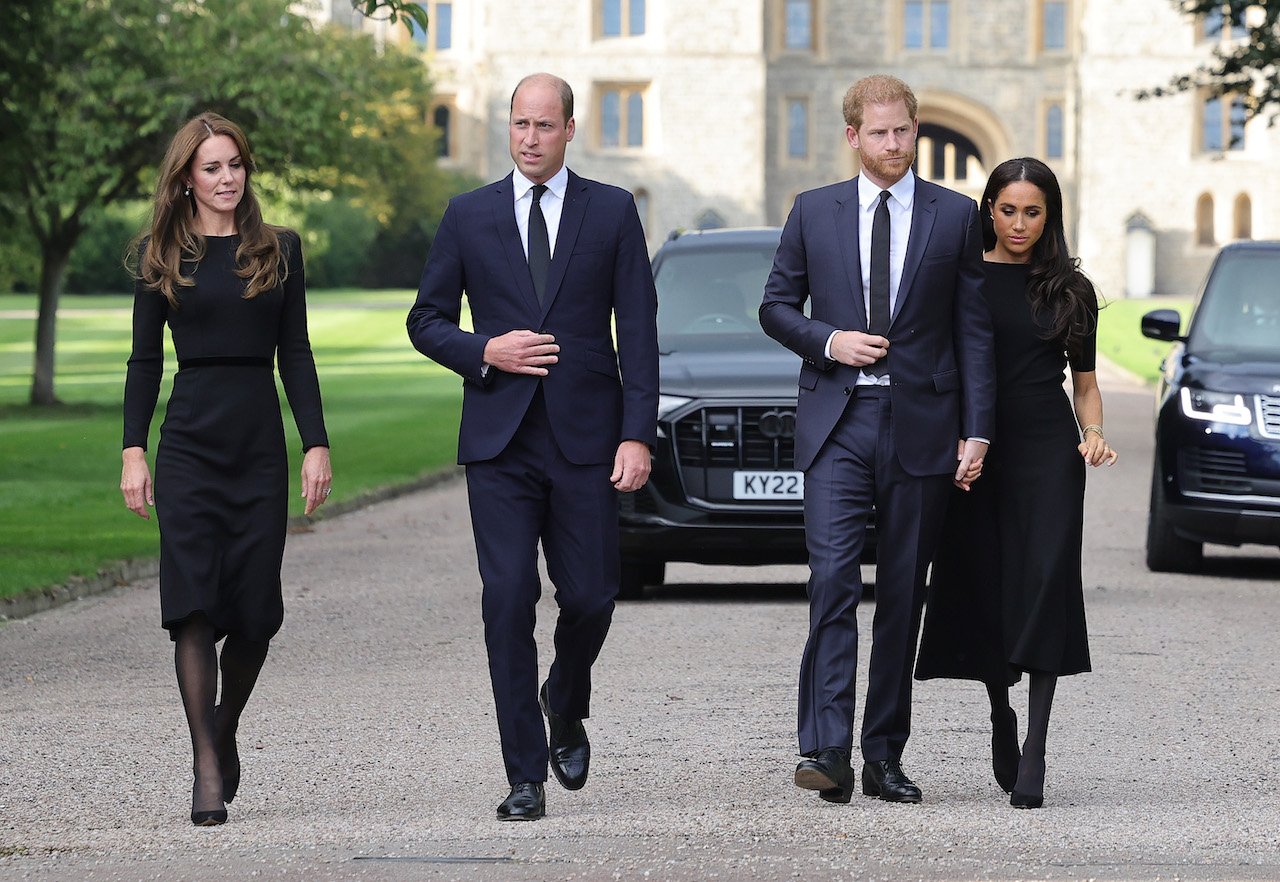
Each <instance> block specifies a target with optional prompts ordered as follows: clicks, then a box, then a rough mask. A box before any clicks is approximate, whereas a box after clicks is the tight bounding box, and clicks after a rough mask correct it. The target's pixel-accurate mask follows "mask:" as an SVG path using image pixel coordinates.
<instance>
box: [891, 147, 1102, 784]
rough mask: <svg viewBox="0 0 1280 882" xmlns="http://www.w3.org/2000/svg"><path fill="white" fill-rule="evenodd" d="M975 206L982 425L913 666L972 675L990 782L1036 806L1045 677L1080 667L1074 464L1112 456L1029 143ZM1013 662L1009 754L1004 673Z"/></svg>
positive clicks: (1056, 215) (1070, 281)
mask: <svg viewBox="0 0 1280 882" xmlns="http://www.w3.org/2000/svg"><path fill="white" fill-rule="evenodd" d="M979 212H980V217H981V220H982V232H983V240H984V242H983V245H984V250H985V252H986V253H985V259H986V262H985V271H986V280H985V282H984V283H983V288H982V294H983V298H984V299H985V300H986V301H987V306H988V308H989V309H990V311H991V318H992V325H993V327H994V329H995V343H996V346H995V353H996V432H995V437H994V438H992V439H991V448H990V450H989V451H988V453H987V456H986V462H985V471H986V476H985V477H983V478H982V479H981V480H978V481H977V482H975V483H974V484H973V485H972V487H971V488H970V490H971V492H969V493H959V492H957V493H953V494H952V497H951V499H950V502H949V505H948V511H947V520H946V525H945V527H944V532H943V538H942V541H941V543H940V545H939V552H938V555H937V559H936V560H935V561H934V565H933V575H932V578H931V580H930V585H929V599H928V606H927V612H926V615H925V622H924V629H923V632H922V638H921V644H920V655H919V659H918V661H917V663H916V678H917V679H921V680H925V679H930V678H933V677H950V678H957V679H967V680H979V681H982V682H983V683H985V684H986V687H987V694H988V697H989V698H990V701H991V722H992V735H991V751H992V768H993V771H994V772H995V777H996V781H997V783H999V785H1000V786H1001V788H1003V789H1004V790H1005V791H1006V792H1007V793H1010V794H1011V795H1010V797H1009V801H1010V803H1011V804H1012V805H1013V806H1014V807H1016V808H1039V807H1040V806H1041V805H1042V804H1043V802H1044V775H1045V742H1046V739H1047V736H1048V730H1049V711H1050V709H1051V708H1052V705H1053V694H1054V689H1055V687H1056V686H1057V683H1058V677H1060V676H1065V675H1067V674H1078V673H1082V672H1085V671H1088V670H1089V669H1090V663H1089V640H1088V635H1087V633H1086V630H1085V614H1084V590H1083V586H1082V583H1081V573H1080V554H1081V542H1082V538H1083V521H1084V484H1085V466H1086V465H1088V466H1099V465H1102V464H1103V463H1106V464H1107V465H1113V464H1114V463H1115V462H1116V459H1117V457H1118V454H1117V453H1116V451H1114V450H1113V449H1111V447H1110V445H1108V443H1107V439H1106V437H1105V436H1104V435H1103V431H1102V393H1101V392H1100V391H1099V390H1098V382H1097V377H1096V374H1095V370H1094V369H1095V361H1096V359H1095V348H1096V330H1097V323H1098V301H1097V295H1096V294H1095V292H1094V288H1093V284H1092V283H1091V282H1090V281H1089V279H1088V278H1087V277H1085V275H1084V274H1083V273H1081V272H1080V270H1079V267H1078V263H1079V262H1078V261H1077V260H1076V259H1075V258H1073V257H1072V256H1071V254H1070V252H1069V251H1068V250H1067V239H1066V234H1065V231H1064V229H1063V222H1062V191H1061V189H1060V187H1059V186H1058V180H1057V178H1056V177H1055V176H1054V174H1053V171H1052V170H1051V169H1050V168H1049V167H1048V166H1047V165H1045V164H1044V163H1043V162H1041V161H1039V160H1038V159H1032V158H1030V157H1023V158H1020V159H1010V160H1008V161H1006V162H1002V163H1001V164H1000V165H998V166H996V168H995V170H994V171H992V173H991V177H990V180H988V182H987V187H986V192H984V193H983V194H982V204H981V205H980V206H979ZM1068 367H1070V369H1071V378H1072V394H1071V397H1070V399H1068V396H1067V395H1066V393H1065V392H1064V390H1063V379H1064V377H1063V373H1064V370H1065V369H1066V368H1068ZM1024 672H1025V673H1027V674H1028V675H1029V677H1030V685H1029V689H1028V693H1029V695H1028V709H1027V737H1026V740H1025V741H1024V742H1023V744H1022V750H1021V752H1020V751H1019V750H1018V720H1017V716H1016V714H1015V713H1014V711H1013V708H1012V707H1010V705H1009V687H1010V686H1011V685H1012V684H1014V683H1016V682H1017V681H1018V680H1019V679H1021V676H1022V674H1023V673H1024Z"/></svg>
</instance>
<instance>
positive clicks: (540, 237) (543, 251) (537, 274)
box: [529, 184, 551, 303]
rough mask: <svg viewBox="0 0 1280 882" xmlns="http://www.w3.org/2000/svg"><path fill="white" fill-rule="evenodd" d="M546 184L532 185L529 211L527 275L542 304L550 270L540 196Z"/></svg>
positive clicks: (548, 249)
mask: <svg viewBox="0 0 1280 882" xmlns="http://www.w3.org/2000/svg"><path fill="white" fill-rule="evenodd" d="M545 192H547V185H546V184H534V185H533V205H532V207H530V209H529V275H530V276H532V277H533V290H534V293H535V294H537V295H538V302H539V303H542V302H543V299H544V298H545V297H546V294H547V270H549V269H551V240H550V239H549V238H548V236H547V219H546V218H545V217H543V216H542V206H541V205H539V204H538V203H539V202H540V201H541V200H542V194H543V193H545Z"/></svg>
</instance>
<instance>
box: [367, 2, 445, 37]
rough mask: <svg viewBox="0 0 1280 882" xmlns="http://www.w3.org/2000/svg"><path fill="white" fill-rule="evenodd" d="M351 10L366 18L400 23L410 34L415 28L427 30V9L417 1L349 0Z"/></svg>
mask: <svg viewBox="0 0 1280 882" xmlns="http://www.w3.org/2000/svg"><path fill="white" fill-rule="evenodd" d="M351 8H352V9H355V10H357V11H358V12H362V13H364V15H365V17H366V18H380V17H385V18H386V19H387V20H388V21H390V22H391V23H392V24H395V23H396V22H401V23H403V24H404V26H405V27H406V28H408V29H409V32H410V33H412V32H413V29H414V27H415V26H416V27H417V28H418V29H419V30H423V31H425V30H426V29H427V7H426V6H424V5H422V4H421V3H419V2H418V0H351Z"/></svg>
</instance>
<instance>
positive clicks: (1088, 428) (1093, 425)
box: [1080, 423, 1107, 441]
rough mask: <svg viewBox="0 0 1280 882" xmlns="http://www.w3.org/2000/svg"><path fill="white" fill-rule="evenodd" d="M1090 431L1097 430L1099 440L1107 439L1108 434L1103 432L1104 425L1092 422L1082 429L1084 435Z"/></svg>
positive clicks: (1081, 432)
mask: <svg viewBox="0 0 1280 882" xmlns="http://www.w3.org/2000/svg"><path fill="white" fill-rule="evenodd" d="M1090 432H1097V433H1098V440H1099V441H1106V440H1107V436H1106V435H1103V434H1102V426H1099V425H1098V424H1097V423H1090V424H1089V425H1087V426H1085V427H1084V428H1083V429H1081V430H1080V434H1081V435H1082V436H1083V435H1088V434H1089V433H1090Z"/></svg>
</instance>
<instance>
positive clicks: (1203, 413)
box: [1182, 386, 1250, 426]
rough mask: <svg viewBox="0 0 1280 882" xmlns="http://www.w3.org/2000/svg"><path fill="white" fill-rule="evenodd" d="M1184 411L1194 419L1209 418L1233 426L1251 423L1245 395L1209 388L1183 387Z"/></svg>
mask: <svg viewBox="0 0 1280 882" xmlns="http://www.w3.org/2000/svg"><path fill="white" fill-rule="evenodd" d="M1182 412H1183V413H1184V414H1186V415H1187V416H1189V417H1191V419H1193V420H1208V421H1211V422H1215V423H1226V424H1228V425H1231V426H1247V425H1249V421H1250V415H1249V408H1248V407H1246V406H1245V403H1244V396H1243V395H1233V394H1231V393H1230V392H1210V391H1208V390H1207V389H1188V388H1187V387H1186V386H1183V387H1182Z"/></svg>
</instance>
